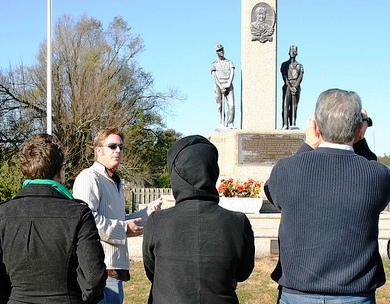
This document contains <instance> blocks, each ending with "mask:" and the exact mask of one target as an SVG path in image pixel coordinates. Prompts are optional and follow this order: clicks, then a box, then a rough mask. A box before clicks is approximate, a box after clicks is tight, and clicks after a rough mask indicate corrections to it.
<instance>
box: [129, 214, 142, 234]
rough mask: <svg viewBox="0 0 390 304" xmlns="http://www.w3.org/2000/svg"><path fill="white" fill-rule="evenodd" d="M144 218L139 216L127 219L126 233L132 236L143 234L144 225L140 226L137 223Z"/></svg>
mask: <svg viewBox="0 0 390 304" xmlns="http://www.w3.org/2000/svg"><path fill="white" fill-rule="evenodd" d="M141 220H142V218H140V217H138V218H136V219H132V220H127V221H126V224H127V230H126V235H127V236H129V237H131V236H137V235H141V234H142V233H143V227H141V226H138V225H137V223H138V222H140V221H141Z"/></svg>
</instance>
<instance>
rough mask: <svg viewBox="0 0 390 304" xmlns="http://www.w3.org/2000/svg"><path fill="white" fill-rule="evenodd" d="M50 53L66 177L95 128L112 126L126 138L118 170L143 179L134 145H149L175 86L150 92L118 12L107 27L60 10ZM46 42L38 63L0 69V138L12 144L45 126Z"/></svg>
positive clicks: (135, 42)
mask: <svg viewBox="0 0 390 304" xmlns="http://www.w3.org/2000/svg"><path fill="white" fill-rule="evenodd" d="M54 37H55V38H54V39H53V47H52V49H53V55H52V56H53V58H52V94H53V97H52V109H53V117H52V122H53V126H52V129H53V134H54V135H56V136H57V137H58V138H59V140H60V141H61V142H62V143H64V145H65V146H66V149H67V151H66V152H67V166H68V167H67V174H68V179H70V183H72V181H73V179H74V178H75V176H76V175H77V174H78V172H79V171H80V170H82V169H83V168H85V167H87V166H89V165H90V163H91V162H92V160H93V150H92V140H93V137H94V136H95V134H96V132H97V131H98V130H99V129H101V128H102V127H106V126H118V127H120V128H122V130H123V131H124V133H125V134H127V135H129V136H127V140H126V142H125V144H126V149H128V151H131V152H132V153H135V152H137V153H139V154H138V155H136V154H132V155H131V157H125V158H124V162H123V165H122V167H121V172H122V173H123V175H125V176H126V178H131V179H132V180H131V181H132V182H134V183H137V184H139V183H142V181H144V180H148V179H149V178H150V176H149V170H148V167H147V165H148V164H147V158H145V157H144V155H141V154H140V153H145V152H146V151H147V149H143V150H142V149H141V150H140V149H139V145H142V144H144V145H148V146H149V147H152V146H153V142H154V141H156V134H157V133H158V130H161V128H163V127H164V125H163V123H162V116H161V115H162V113H163V112H162V109H163V108H166V107H167V106H169V101H172V100H173V99H175V98H177V94H176V92H174V91H169V92H163V93H161V92H155V91H154V89H153V78H152V76H151V74H150V73H147V72H145V71H144V70H143V69H142V68H141V67H140V66H139V64H138V62H137V60H136V56H137V55H138V54H139V53H140V52H142V51H143V49H144V45H143V41H142V39H141V37H140V36H137V35H133V34H132V33H131V29H130V28H129V27H128V25H127V23H126V22H125V21H124V20H123V19H122V18H121V17H115V18H114V19H113V21H112V22H111V23H110V25H109V26H108V28H107V29H106V30H104V29H103V26H102V23H101V22H100V21H98V20H96V19H94V18H89V17H87V16H86V15H84V16H82V17H81V18H80V19H79V20H77V21H75V20H74V19H73V18H72V17H71V16H68V15H64V16H63V17H61V18H60V19H59V20H58V22H57V23H56V25H55V27H54ZM45 98H46V44H45V42H43V43H42V45H41V47H40V49H39V52H38V55H37V63H36V64H35V65H34V66H31V67H28V68H26V67H23V66H21V67H19V68H17V69H10V70H9V71H8V72H7V73H1V74H0V113H1V115H2V117H4V119H2V120H3V121H1V122H0V140H1V141H2V142H7V143H8V144H10V143H15V145H17V144H19V143H20V142H21V141H23V140H24V138H25V137H27V136H29V135H31V134H33V133H37V132H44V131H45V130H44V126H45V125H46V121H45V118H46V99H45Z"/></svg>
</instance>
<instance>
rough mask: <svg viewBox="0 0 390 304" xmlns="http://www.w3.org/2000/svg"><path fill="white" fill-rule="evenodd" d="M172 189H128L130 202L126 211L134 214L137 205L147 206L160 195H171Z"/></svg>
mask: <svg viewBox="0 0 390 304" xmlns="http://www.w3.org/2000/svg"><path fill="white" fill-rule="evenodd" d="M171 194H172V189H171V188H135V189H130V195H129V196H130V197H129V199H130V201H129V200H127V201H128V202H129V206H128V210H129V211H130V210H131V211H132V212H134V211H138V205H139V204H148V203H150V202H152V201H154V200H156V199H158V198H159V197H161V196H162V195H171ZM130 206H131V208H130Z"/></svg>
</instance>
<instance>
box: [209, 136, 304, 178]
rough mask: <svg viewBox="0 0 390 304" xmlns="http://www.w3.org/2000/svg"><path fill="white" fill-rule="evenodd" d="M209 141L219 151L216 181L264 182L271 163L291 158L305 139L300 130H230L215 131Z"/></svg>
mask: <svg viewBox="0 0 390 304" xmlns="http://www.w3.org/2000/svg"><path fill="white" fill-rule="evenodd" d="M209 140H210V141H211V142H212V143H213V144H214V145H215V146H216V147H217V149H218V152H219V161H218V164H219V169H220V176H219V179H227V178H233V179H235V180H236V179H238V180H240V181H245V180H247V179H248V178H253V179H255V180H258V181H260V182H265V181H266V180H267V179H268V177H269V175H270V173H271V170H272V167H273V166H274V164H275V163H276V162H277V161H278V160H279V159H281V158H284V157H288V156H291V155H293V154H294V153H295V152H296V151H297V150H298V149H299V147H300V146H301V145H302V143H303V142H304V140H305V131H300V130H274V131H257V130H236V129H233V130H230V131H229V132H214V133H212V134H211V135H210V136H209Z"/></svg>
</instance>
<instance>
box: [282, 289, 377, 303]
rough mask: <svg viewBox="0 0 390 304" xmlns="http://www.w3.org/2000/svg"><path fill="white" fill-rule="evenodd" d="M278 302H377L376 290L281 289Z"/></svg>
mask: <svg viewBox="0 0 390 304" xmlns="http://www.w3.org/2000/svg"><path fill="white" fill-rule="evenodd" d="M277 303H278V304H305V303H310V304H375V292H370V293H365V294H359V295H356V294H352V295H321V294H292V293H287V292H283V291H280V292H279V297H278V302H277Z"/></svg>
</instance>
